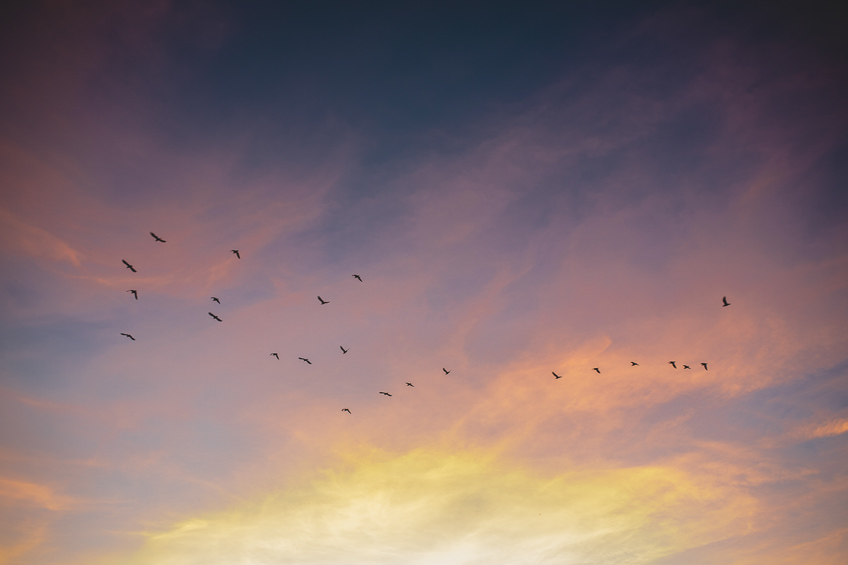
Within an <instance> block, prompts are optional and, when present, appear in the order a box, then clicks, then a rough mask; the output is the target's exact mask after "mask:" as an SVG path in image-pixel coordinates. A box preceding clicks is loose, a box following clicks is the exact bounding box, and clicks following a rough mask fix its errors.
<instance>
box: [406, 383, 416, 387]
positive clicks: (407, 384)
mask: <svg viewBox="0 0 848 565" xmlns="http://www.w3.org/2000/svg"><path fill="white" fill-rule="evenodd" d="M406 386H411V387H412V388H415V385H414V384H412V383H406Z"/></svg>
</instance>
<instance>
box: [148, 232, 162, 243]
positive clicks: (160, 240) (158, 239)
mask: <svg viewBox="0 0 848 565" xmlns="http://www.w3.org/2000/svg"><path fill="white" fill-rule="evenodd" d="M150 235H152V236H153V239H155V240H156V241H159V242H161V243H166V242H165V240H164V239H162V238H161V237H159V236H158V235H156V234H155V233H153V232H150Z"/></svg>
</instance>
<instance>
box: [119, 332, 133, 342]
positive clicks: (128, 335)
mask: <svg viewBox="0 0 848 565" xmlns="http://www.w3.org/2000/svg"><path fill="white" fill-rule="evenodd" d="M121 335H125V336H127V337H128V338H130V339H131V340H133V341H135V338H134V337H133V336H131V335H130V334H125V333H122V334H121Z"/></svg>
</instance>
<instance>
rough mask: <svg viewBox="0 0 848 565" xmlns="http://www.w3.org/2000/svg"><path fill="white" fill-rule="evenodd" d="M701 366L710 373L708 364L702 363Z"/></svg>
mask: <svg viewBox="0 0 848 565" xmlns="http://www.w3.org/2000/svg"><path fill="white" fill-rule="evenodd" d="M701 366H702V367H703V368H704V370H705V371H709V369H707V364H706V363H701Z"/></svg>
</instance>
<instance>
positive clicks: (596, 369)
mask: <svg viewBox="0 0 848 565" xmlns="http://www.w3.org/2000/svg"><path fill="white" fill-rule="evenodd" d="M592 370H593V371H597V372H598V374H599V375H600V374H601V370H600V369H598V368H597V367H595V368H594V369H592Z"/></svg>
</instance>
